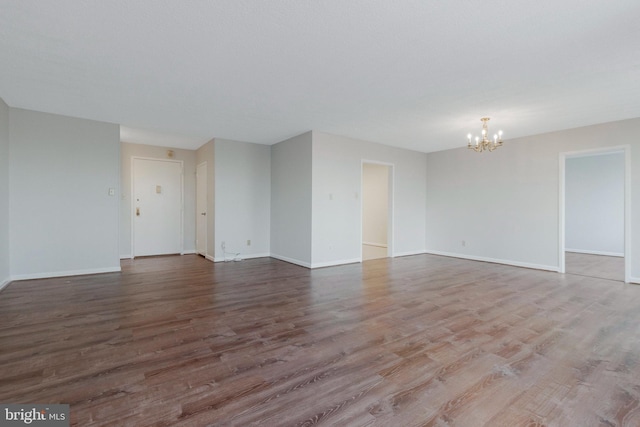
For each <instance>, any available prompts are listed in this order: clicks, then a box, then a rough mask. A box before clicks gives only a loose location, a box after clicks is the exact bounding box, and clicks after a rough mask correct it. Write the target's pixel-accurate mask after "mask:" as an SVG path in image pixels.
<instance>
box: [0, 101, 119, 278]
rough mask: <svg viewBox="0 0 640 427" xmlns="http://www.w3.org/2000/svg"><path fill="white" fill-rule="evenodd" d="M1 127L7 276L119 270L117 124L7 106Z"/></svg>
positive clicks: (52, 275)
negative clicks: (5, 143)
mask: <svg viewBox="0 0 640 427" xmlns="http://www.w3.org/2000/svg"><path fill="white" fill-rule="evenodd" d="M9 130H10V132H9V137H10V142H9V145H10V147H9V148H10V149H9V165H10V167H9V176H10V178H9V217H10V220H11V227H10V232H9V241H10V246H11V257H10V271H11V278H12V279H13V280H19V279H29V278H38V277H54V276H63V275H72V274H89V273H97V272H105V271H119V270H120V262H119V259H118V181H119V177H118V169H119V155H120V141H119V140H120V128H119V126H118V125H114V124H111V123H103V122H97V121H92V120H85V119H78V118H73V117H66V116H60V115H56V114H48V113H40V112H35V111H28V110H22V109H19V108H10V109H9ZM3 171H4V169H3ZM109 189H113V190H114V195H113V196H111V195H110V194H109Z"/></svg>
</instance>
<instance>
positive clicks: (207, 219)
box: [196, 160, 209, 258]
mask: <svg viewBox="0 0 640 427" xmlns="http://www.w3.org/2000/svg"><path fill="white" fill-rule="evenodd" d="M201 167H204V170H205V174H206V175H207V176H206V178H207V179H206V180H205V184H206V191H205V200H204V205H205V212H206V216H205V219H204V233H203V234H204V253H203V254H201V255H203V256H204V257H205V258H207V256H208V255H209V245H208V243H209V242H208V240H209V236H208V235H207V231H208V222H209V218H208V217H209V188H208V187H209V175H208V174H209V171H208V170H207V161H206V160H205V161H204V162H202V163H199V164H198V165H197V166H196V215H201V214H202V213H201V212H197V207H198V172H199V171H200V168H201ZM198 234H199V233H198V218H197V217H196V252H198V238H199V237H200V236H199V235H198Z"/></svg>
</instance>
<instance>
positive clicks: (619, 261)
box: [564, 252, 624, 281]
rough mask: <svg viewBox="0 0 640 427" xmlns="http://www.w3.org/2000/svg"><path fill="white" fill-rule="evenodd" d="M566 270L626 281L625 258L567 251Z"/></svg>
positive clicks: (583, 274) (569, 272)
mask: <svg viewBox="0 0 640 427" xmlns="http://www.w3.org/2000/svg"><path fill="white" fill-rule="evenodd" d="M564 259H565V271H566V272H567V273H568V274H578V275H581V276H590V277H599V278H601V279H609V280H617V281H624V258H623V257H614V256H603V255H591V254H580V253H576V252H565V258H564Z"/></svg>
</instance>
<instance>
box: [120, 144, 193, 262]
mask: <svg viewBox="0 0 640 427" xmlns="http://www.w3.org/2000/svg"><path fill="white" fill-rule="evenodd" d="M167 150H172V151H173V157H172V159H173V160H182V161H183V164H184V171H183V173H184V181H183V197H184V214H183V240H184V241H183V250H184V253H195V249H196V210H195V209H196V152H195V151H194V150H183V149H179V148H169V147H158V146H155V145H144V144H131V143H128V142H124V141H123V142H122V143H121V165H122V166H121V170H120V173H121V181H120V182H121V194H122V195H121V200H120V258H131V256H132V254H131V215H132V207H131V157H147V158H152V159H166V158H168V156H167Z"/></svg>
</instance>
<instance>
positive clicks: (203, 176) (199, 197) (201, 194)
mask: <svg viewBox="0 0 640 427" xmlns="http://www.w3.org/2000/svg"><path fill="white" fill-rule="evenodd" d="M196 252H197V253H198V254H199V255H202V256H203V257H206V256H207V162H202V163H200V164H199V165H198V167H197V168H196Z"/></svg>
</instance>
